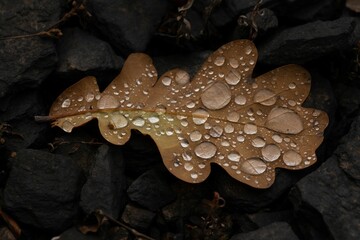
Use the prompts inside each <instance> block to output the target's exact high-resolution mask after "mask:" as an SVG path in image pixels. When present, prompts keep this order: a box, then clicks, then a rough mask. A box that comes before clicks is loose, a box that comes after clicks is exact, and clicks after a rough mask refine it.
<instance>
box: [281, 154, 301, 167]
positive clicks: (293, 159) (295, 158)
mask: <svg viewBox="0 0 360 240" xmlns="http://www.w3.org/2000/svg"><path fill="white" fill-rule="evenodd" d="M283 161H284V163H285V164H286V165H287V166H289V167H295V166H297V165H299V164H300V163H301V161H302V157H301V155H300V154H299V153H297V152H295V151H293V150H289V151H287V152H285V153H284V155H283Z"/></svg>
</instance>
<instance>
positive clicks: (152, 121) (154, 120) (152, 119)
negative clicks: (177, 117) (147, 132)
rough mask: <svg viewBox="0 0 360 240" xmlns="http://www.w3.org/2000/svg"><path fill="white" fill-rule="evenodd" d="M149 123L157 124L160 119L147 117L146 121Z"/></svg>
mask: <svg viewBox="0 0 360 240" xmlns="http://www.w3.org/2000/svg"><path fill="white" fill-rule="evenodd" d="M147 120H148V121H149V122H150V123H153V124H154V123H158V122H159V121H160V119H159V117H158V116H155V115H154V116H150V117H148V119H147Z"/></svg>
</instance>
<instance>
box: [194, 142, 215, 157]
mask: <svg viewBox="0 0 360 240" xmlns="http://www.w3.org/2000/svg"><path fill="white" fill-rule="evenodd" d="M216 151H217V147H216V146H215V145H214V144H213V143H211V142H202V143H200V144H199V145H197V146H196V147H195V149H194V152H195V154H196V156H198V157H199V158H202V159H210V158H212V157H213V156H215V154H216Z"/></svg>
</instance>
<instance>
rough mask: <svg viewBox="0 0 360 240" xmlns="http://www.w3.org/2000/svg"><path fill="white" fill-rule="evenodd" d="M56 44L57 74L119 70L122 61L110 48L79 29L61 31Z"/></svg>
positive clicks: (105, 43)
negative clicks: (57, 55)
mask: <svg viewBox="0 0 360 240" xmlns="http://www.w3.org/2000/svg"><path fill="white" fill-rule="evenodd" d="M63 33H64V35H63V37H62V38H61V39H60V41H59V44H58V49H57V51H58V53H59V62H58V65H57V69H56V71H57V72H60V73H68V72H71V71H91V70H96V71H104V70H119V69H120V68H121V66H122V64H123V61H124V60H123V59H122V58H121V57H119V56H117V55H116V54H115V52H114V51H113V49H112V48H111V46H110V45H109V44H108V43H107V42H104V41H102V40H100V39H98V38H96V37H95V36H93V35H91V34H89V33H87V32H85V31H83V30H81V29H79V28H71V29H66V30H64V31H63Z"/></svg>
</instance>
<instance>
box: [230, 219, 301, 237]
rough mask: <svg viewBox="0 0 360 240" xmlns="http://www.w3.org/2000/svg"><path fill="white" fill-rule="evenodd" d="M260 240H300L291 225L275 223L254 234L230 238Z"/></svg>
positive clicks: (242, 234) (253, 232)
mask: <svg viewBox="0 0 360 240" xmlns="http://www.w3.org/2000/svg"><path fill="white" fill-rule="evenodd" d="M258 239H276V240H298V239H299V238H298V237H297V236H296V235H295V233H294V232H293V230H292V229H291V227H290V225H289V224H288V223H286V222H275V223H272V224H269V225H267V226H265V227H262V228H259V229H257V230H255V231H252V232H247V233H239V234H236V235H234V236H232V237H231V238H230V240H258Z"/></svg>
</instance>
